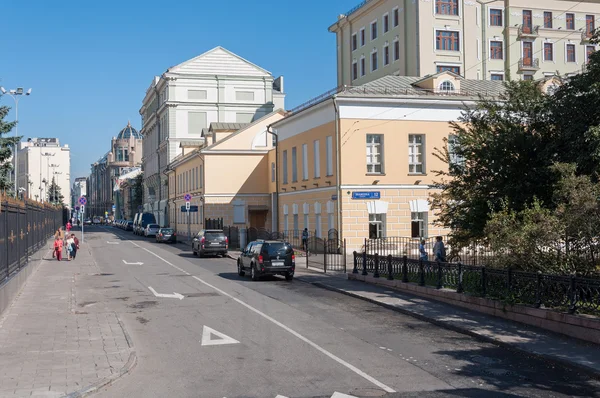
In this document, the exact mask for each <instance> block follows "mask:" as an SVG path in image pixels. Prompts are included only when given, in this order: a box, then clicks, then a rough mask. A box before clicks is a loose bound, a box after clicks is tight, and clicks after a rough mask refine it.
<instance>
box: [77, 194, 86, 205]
mask: <svg viewBox="0 0 600 398" xmlns="http://www.w3.org/2000/svg"><path fill="white" fill-rule="evenodd" d="M79 204H80V205H84V206H85V205H87V199H86V198H85V196H82V197H80V198H79Z"/></svg>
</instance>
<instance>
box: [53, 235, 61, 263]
mask: <svg viewBox="0 0 600 398" xmlns="http://www.w3.org/2000/svg"><path fill="white" fill-rule="evenodd" d="M62 251H63V241H62V239H61V238H60V237H57V238H54V255H55V257H56V259H57V260H58V261H62Z"/></svg>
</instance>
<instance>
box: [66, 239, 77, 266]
mask: <svg viewBox="0 0 600 398" xmlns="http://www.w3.org/2000/svg"><path fill="white" fill-rule="evenodd" d="M74 248H75V240H73V236H72V235H68V236H67V261H71V259H72V257H73V250H74Z"/></svg>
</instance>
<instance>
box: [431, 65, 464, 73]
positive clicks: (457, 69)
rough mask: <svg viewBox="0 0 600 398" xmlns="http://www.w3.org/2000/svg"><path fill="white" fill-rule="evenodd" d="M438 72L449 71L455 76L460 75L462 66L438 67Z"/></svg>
mask: <svg viewBox="0 0 600 398" xmlns="http://www.w3.org/2000/svg"><path fill="white" fill-rule="evenodd" d="M436 70H437V73H440V72H446V71H448V72H452V73H454V74H457V75H460V66H447V65H438V66H437V68H436Z"/></svg>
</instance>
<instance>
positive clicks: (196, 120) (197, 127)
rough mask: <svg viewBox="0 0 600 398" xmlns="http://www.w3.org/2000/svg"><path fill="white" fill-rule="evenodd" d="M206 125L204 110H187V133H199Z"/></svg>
mask: <svg viewBox="0 0 600 398" xmlns="http://www.w3.org/2000/svg"><path fill="white" fill-rule="evenodd" d="M206 127H207V126H206V112H188V134H198V135H200V134H201V133H202V129H203V128H206Z"/></svg>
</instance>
